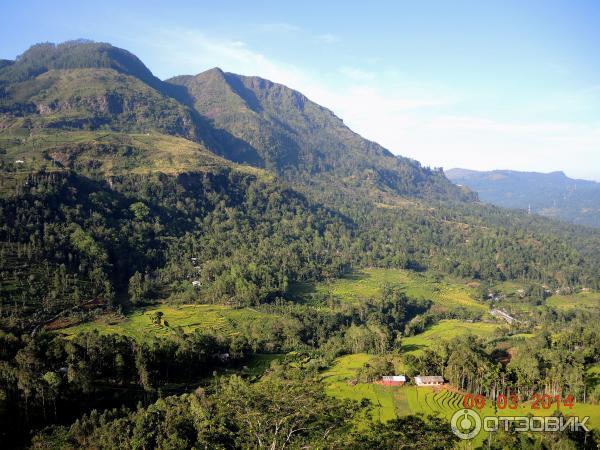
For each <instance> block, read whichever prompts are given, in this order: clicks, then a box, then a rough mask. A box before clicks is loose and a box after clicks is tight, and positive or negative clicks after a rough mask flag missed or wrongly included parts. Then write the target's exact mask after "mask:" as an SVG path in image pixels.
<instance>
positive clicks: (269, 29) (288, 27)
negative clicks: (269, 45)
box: [256, 22, 300, 33]
mask: <svg viewBox="0 0 600 450" xmlns="http://www.w3.org/2000/svg"><path fill="white" fill-rule="evenodd" d="M256 28H257V30H258V31H262V32H265V33H293V32H296V31H300V27H298V26H296V25H292V24H291V23H284V22H281V23H263V24H260V25H258V26H257V27H256Z"/></svg>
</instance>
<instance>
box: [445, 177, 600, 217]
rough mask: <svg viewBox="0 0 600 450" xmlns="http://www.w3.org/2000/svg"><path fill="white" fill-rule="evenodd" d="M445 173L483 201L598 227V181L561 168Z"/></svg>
mask: <svg viewBox="0 0 600 450" xmlns="http://www.w3.org/2000/svg"><path fill="white" fill-rule="evenodd" d="M446 176H447V177H448V178H449V179H450V180H452V181H453V182H455V183H457V184H461V185H464V186H467V187H469V188H470V189H472V190H474V191H476V192H477V193H478V194H479V198H480V199H481V200H483V201H484V202H488V203H492V204H494V205H498V206H503V207H506V208H519V209H526V210H529V209H531V212H533V213H536V214H541V215H543V216H547V217H552V218H556V219H562V220H568V221H569V222H572V223H576V224H581V225H588V226H594V227H600V183H597V182H595V181H587V180H576V179H573V178H569V177H567V176H566V175H565V174H564V173H563V172H552V173H538V172H517V171H512V170H494V171H490V172H478V171H475V170H467V169H450V170H447V171H446Z"/></svg>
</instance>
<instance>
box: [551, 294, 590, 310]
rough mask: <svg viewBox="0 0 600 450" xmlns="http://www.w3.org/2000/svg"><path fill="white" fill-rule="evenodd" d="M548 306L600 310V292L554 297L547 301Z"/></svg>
mask: <svg viewBox="0 0 600 450" xmlns="http://www.w3.org/2000/svg"><path fill="white" fill-rule="evenodd" d="M546 304H547V305H548V306H554V307H555V308H558V309H565V310H566V309H598V308H600V292H580V293H578V294H573V295H553V296H552V297H549V298H548V299H547V300H546Z"/></svg>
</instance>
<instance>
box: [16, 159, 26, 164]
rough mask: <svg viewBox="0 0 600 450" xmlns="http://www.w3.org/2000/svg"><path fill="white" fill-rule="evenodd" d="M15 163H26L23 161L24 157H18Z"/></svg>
mask: <svg viewBox="0 0 600 450" xmlns="http://www.w3.org/2000/svg"><path fill="white" fill-rule="evenodd" d="M15 164H25V161H23V160H22V159H17V160H16V161H15Z"/></svg>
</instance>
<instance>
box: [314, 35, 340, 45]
mask: <svg viewBox="0 0 600 450" xmlns="http://www.w3.org/2000/svg"><path fill="white" fill-rule="evenodd" d="M317 40H318V41H319V42H321V43H322V44H327V45H332V44H337V43H338V42H341V40H342V39H341V38H340V37H339V36H337V35H335V34H331V33H325V34H319V35H318V36H317Z"/></svg>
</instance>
